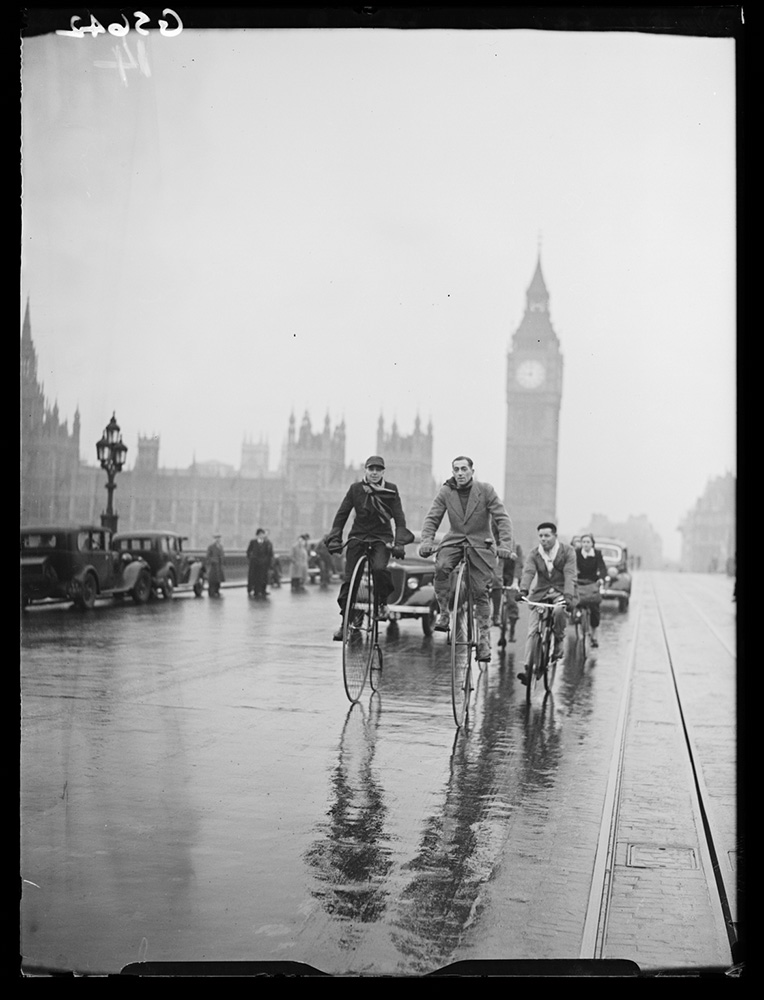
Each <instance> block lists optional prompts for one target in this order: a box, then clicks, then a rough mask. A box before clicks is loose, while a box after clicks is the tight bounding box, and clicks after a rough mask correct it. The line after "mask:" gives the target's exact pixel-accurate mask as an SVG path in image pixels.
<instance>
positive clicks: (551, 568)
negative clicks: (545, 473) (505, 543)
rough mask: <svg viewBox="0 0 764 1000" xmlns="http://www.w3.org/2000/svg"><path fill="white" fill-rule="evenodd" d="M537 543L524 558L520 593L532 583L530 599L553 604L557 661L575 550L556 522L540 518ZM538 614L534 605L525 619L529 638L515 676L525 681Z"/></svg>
mask: <svg viewBox="0 0 764 1000" xmlns="http://www.w3.org/2000/svg"><path fill="white" fill-rule="evenodd" d="M536 531H537V532H538V537H539V544H538V545H537V546H536V548H534V549H531V551H530V554H529V555H528V558H527V559H526V560H525V566H524V567H523V575H522V577H521V579H520V595H521V597H528V593H529V591H530V589H531V586H533V583H534V580H535V584H536V585H535V587H534V588H533V593H531V595H530V598H529V599H530V600H531V601H536V602H538V603H539V604H551V605H553V607H554V617H553V621H554V650H553V651H552V659H553V660H559V659H560V658H561V656H562V653H563V644H564V642H565V629H566V628H567V626H568V612H569V611H571V610H572V608H573V606H574V605H575V603H576V550H575V549H574V548H573V547H572V546H571V545H566V544H565V543H564V542H561V541H559V540H558V538H557V525H556V524H553V523H552V522H551V521H542V523H541V524H539V525H538V527H537V528H536ZM538 619H539V613H538V610H537V609H536V608H530V616H529V619H528V638H527V640H526V643H525V662H524V664H523V672H522V673H519V674H518V675H517V676H518V678H519V679H520V680H521V681H522V682H523V684H527V682H528V677H527V671H528V659H529V658H530V655H531V650H532V648H533V636H534V633H535V631H536V627H537V626H538Z"/></svg>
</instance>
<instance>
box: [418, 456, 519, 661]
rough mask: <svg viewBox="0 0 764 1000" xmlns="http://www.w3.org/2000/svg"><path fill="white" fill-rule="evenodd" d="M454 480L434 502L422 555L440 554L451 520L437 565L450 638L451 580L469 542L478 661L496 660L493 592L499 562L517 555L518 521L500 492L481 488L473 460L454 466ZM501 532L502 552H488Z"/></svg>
mask: <svg viewBox="0 0 764 1000" xmlns="http://www.w3.org/2000/svg"><path fill="white" fill-rule="evenodd" d="M451 472H452V473H453V475H452V476H451V477H450V478H449V479H447V480H446V481H445V483H444V484H443V485H442V486H441V488H440V490H439V491H438V494H437V496H436V497H435V499H434V500H433V502H432V506H431V507H430V510H429V511H428V513H427V516H426V517H425V519H424V524H423V526H422V536H421V544H420V546H419V554H420V555H421V556H423V557H424V558H427V556H429V555H431V554H432V552H433V551H434V550H435V548H436V546H435V532H436V531H437V530H438V527H439V526H440V522H441V521H442V520H443V516H444V515H445V514H448V520H449V524H450V530H449V531H448V533H447V534H446V536H445V538H444V539H443V541H442V542H441V543H440V546H439V547H438V554H437V557H436V559H435V580H434V585H435V597H436V598H437V601H438V608H439V614H438V617H437V619H436V620H435V626H434V628H435V630H436V631H438V632H447V631H448V628H449V611H448V609H449V605H450V603H451V589H452V584H451V576H452V573H453V571H454V569H455V568H456V566H457V564H458V563H459V562H460V561H461V558H462V546H463V544H464V542H468V543H469V545H470V546H471V547H470V549H469V552H468V558H469V560H470V580H471V585H472V599H473V603H474V606H475V620H476V622H477V626H478V634H479V639H478V649H477V659H478V660H481V661H482V662H487V661H488V660H490V659H491V620H490V597H489V591H490V588H491V584H492V582H493V580H494V578H495V575H496V557H497V556H498V557H499V558H500V559H509V558H511V556H512V554H513V551H514V550H513V547H512V546H513V540H512V521H511V520H510V518H509V514H508V513H507V510H506V508H505V506H504V504H503V503H502V502H501V500H500V499H499V496H498V494H497V493H496V490H495V489H494V488H493V486H491V484H490V483H483V482H478V480H477V479H475V469H474V465H473V462H472V459H471V458H468V457H467V456H466V455H458V456H457V457H456V458H455V459H454V460H453V462H452V463H451ZM494 526H495V527H496V531H497V536H498V539H499V544H498V549H497V550H496V551H495V550H494V549H493V548H488V546H487V544H486V539H488V540H489V542H490V539H491V538H492V536H493V534H494Z"/></svg>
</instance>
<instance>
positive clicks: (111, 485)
mask: <svg viewBox="0 0 764 1000" xmlns="http://www.w3.org/2000/svg"><path fill="white" fill-rule="evenodd" d="M96 454H97V455H98V461H99V462H100V463H101V468H102V469H103V470H104V472H105V473H106V477H107V479H106V494H107V501H106V510H105V512H104V513H102V514H101V527H103V528H110V529H111V531H116V530H117V521H118V520H119V516H118V515H117V514H115V513H114V506H113V499H114V490H116V488H117V485H116V483H115V482H114V478H115V476H116V475H117V473H118V472H121V471H122V466H123V465H124V464H125V457H126V456H127V445H126V444H123V443H122V434H121V433H120V429H119V424H118V423H117V418H116V415H115V414H114V413H112V415H111V420H110V421H109V422H108V424H107V425H106V427H105V428H104V432H103V435H102V436H101V440H100V441H97V442H96Z"/></svg>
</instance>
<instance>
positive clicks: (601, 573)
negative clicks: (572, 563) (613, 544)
mask: <svg viewBox="0 0 764 1000" xmlns="http://www.w3.org/2000/svg"><path fill="white" fill-rule="evenodd" d="M576 571H577V573H578V582H579V583H595V582H596V581H597V580H604V579H605V577H606V576H607V566H606V565H605V560H604V559H603V558H602V553H601V552H600V550H599V549H598V548H597V547H596V546H595V549H594V557H593V558H592V557H591V556H590V557H589V558H588V559H585V558H584V556H582V555H581V550H580V549H577V550H576Z"/></svg>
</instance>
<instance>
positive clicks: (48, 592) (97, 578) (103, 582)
mask: <svg viewBox="0 0 764 1000" xmlns="http://www.w3.org/2000/svg"><path fill="white" fill-rule="evenodd" d="M125 594H130V596H131V597H132V598H133V600H134V601H135V602H136V603H138V604H144V603H145V602H146V601H147V600H148V599H149V597H150V596H151V571H150V570H149V567H148V565H147V563H146V562H145V561H144V560H143V559H140V558H135V557H133V556H132V555H129V554H124V555H123V554H120V553H118V552H115V551H114V550H113V549H112V547H111V532H110V531H109V530H108V529H106V528H102V527H97V526H96V525H89V524H83V525H73V526H54V527H44V528H22V529H21V605H22V607H26V606H27V605H29V604H31V603H33V602H41V601H51V600H58V601H74V603H75V604H76V605H77V606H78V607H81V608H92V607H93V605H94V604H95V602H96V599H97V598H99V597H124V595H125Z"/></svg>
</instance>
